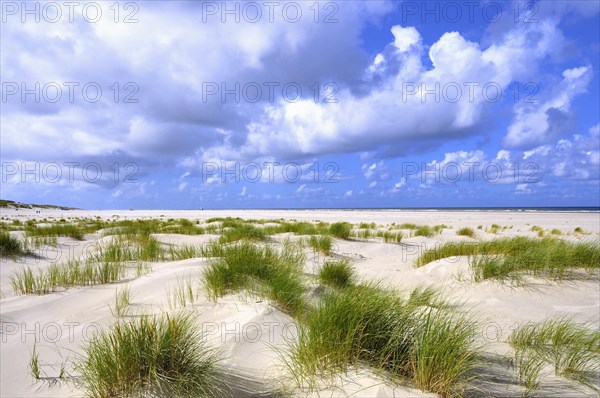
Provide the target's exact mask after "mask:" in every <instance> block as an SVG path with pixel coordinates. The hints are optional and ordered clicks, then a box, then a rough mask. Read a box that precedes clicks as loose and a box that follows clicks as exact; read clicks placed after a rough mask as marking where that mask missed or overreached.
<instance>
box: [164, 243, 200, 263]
mask: <svg viewBox="0 0 600 398" xmlns="http://www.w3.org/2000/svg"><path fill="white" fill-rule="evenodd" d="M197 257H202V249H201V248H199V247H196V246H193V245H183V246H179V247H173V246H171V247H169V258H170V259H171V260H173V261H179V260H187V259H188V258H197Z"/></svg>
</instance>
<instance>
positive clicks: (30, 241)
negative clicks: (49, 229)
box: [23, 236, 58, 251]
mask: <svg viewBox="0 0 600 398" xmlns="http://www.w3.org/2000/svg"><path fill="white" fill-rule="evenodd" d="M57 244H58V241H57V239H56V236H38V237H33V238H27V239H25V240H24V241H23V248H24V251H30V250H31V249H30V248H33V249H36V250H38V249H40V248H41V247H43V246H56V245H57Z"/></svg>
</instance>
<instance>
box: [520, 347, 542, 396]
mask: <svg viewBox="0 0 600 398" xmlns="http://www.w3.org/2000/svg"><path fill="white" fill-rule="evenodd" d="M515 366H516V367H517V379H518V381H519V384H521V385H523V386H524V387H525V396H526V397H527V396H529V394H530V393H531V392H532V391H534V390H538V389H539V388H540V373H541V371H542V369H543V367H544V361H543V360H541V358H540V357H539V356H537V355H527V354H526V353H525V352H524V351H519V352H517V353H516V354H515Z"/></svg>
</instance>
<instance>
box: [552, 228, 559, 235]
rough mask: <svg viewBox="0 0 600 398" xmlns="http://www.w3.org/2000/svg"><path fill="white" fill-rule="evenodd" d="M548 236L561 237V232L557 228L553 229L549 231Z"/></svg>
mask: <svg viewBox="0 0 600 398" xmlns="http://www.w3.org/2000/svg"><path fill="white" fill-rule="evenodd" d="M550 234H552V235H562V231H561V230H560V229H558V228H553V229H552V231H550Z"/></svg>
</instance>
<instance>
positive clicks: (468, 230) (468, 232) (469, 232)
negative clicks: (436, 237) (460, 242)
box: [456, 227, 475, 238]
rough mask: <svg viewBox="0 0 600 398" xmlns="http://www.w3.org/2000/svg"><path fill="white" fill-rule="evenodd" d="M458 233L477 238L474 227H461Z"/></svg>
mask: <svg viewBox="0 0 600 398" xmlns="http://www.w3.org/2000/svg"><path fill="white" fill-rule="evenodd" d="M456 234H457V235H461V236H468V237H469V238H475V231H473V228H469V227H464V228H460V229H459V230H458V231H456Z"/></svg>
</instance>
